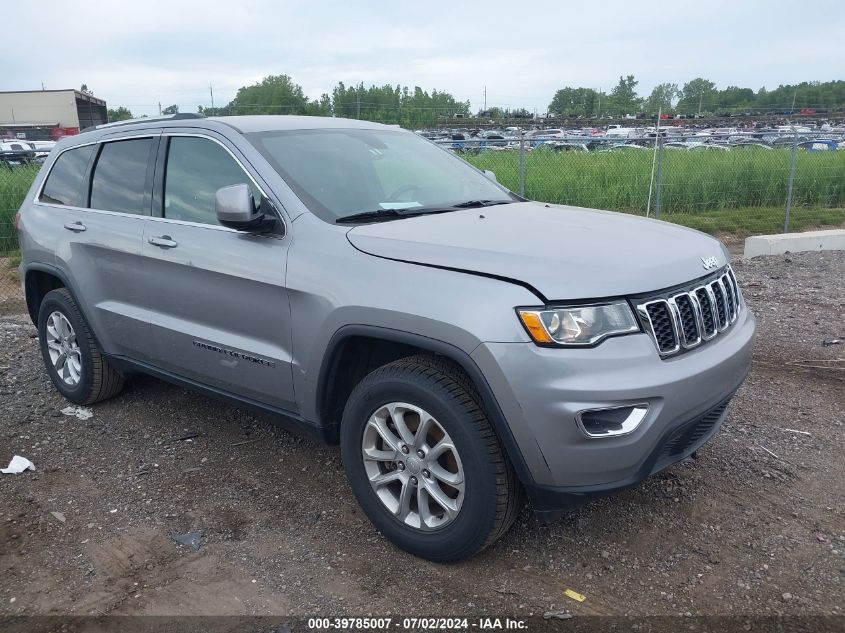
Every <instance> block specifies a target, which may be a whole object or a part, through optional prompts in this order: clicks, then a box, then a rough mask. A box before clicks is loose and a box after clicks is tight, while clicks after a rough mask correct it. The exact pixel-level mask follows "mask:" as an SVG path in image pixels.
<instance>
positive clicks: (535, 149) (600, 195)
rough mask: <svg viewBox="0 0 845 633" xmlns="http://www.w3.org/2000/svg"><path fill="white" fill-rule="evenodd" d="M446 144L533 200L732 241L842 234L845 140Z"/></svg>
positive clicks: (759, 136)
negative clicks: (833, 230)
mask: <svg viewBox="0 0 845 633" xmlns="http://www.w3.org/2000/svg"><path fill="white" fill-rule="evenodd" d="M451 136H452V138H445V139H443V138H441V139H432V140H433V141H434V142H435V143H437V144H439V145H441V146H442V147H445V148H447V149H449V150H450V151H453V152H455V153H456V154H458V155H460V156H461V157H463V158H464V159H466V160H467V161H469V162H470V163H472V164H473V165H475V166H476V167H478V168H480V169H485V170H490V171H492V172H494V173H495V174H496V177H497V179H498V180H499V182H501V183H502V184H504V185H505V186H506V187H508V188H509V189H511V190H512V191H515V192H517V193H520V194H521V195H523V196H525V197H526V198H529V199H531V200H537V201H541V202H550V203H557V204H567V205H573V206H580V207H589V208H596V209H608V210H613V211H622V212H626V213H632V214H637V215H644V216H650V217H655V218H658V219H661V220H667V221H670V222H676V223H679V224H683V225H686V226H690V227H693V228H696V229H700V230H703V231H707V232H709V233H713V234H717V235H728V234H730V235H733V236H736V237H739V238H741V237H744V236H747V235H751V234H759V233H781V232H788V231H796V230H807V229H809V228H816V227H838V226H842V225H843V224H845V134H839V135H831V134H825V133H820V132H802V133H799V132H797V131H783V132H770V133H725V134H713V133H709V132H708V133H700V132H699V133H691V134H677V133H673V131H671V130H669V131H662V130H661V131H660V132H654V131H652V132H651V133H650V135H648V134H646V135H644V136H639V137H637V138H628V137H627V136H622V135H602V136H588V135H574V134H563V133H560V134H557V135H553V136H549V135H544V134H542V132H539V133H534V134H532V133H527V134H526V133H523V134H519V135H515V136H513V137H511V138H507V137H502V136H501V135H496V134H493V135H488V136H487V137H486V138H454V137H459V136H461V134H452V135H451ZM491 137H492V138H491Z"/></svg>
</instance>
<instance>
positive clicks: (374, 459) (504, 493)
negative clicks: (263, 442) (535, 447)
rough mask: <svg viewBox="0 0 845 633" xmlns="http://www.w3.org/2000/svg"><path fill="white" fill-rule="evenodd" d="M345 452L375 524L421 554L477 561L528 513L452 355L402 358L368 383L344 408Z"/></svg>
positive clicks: (351, 478) (352, 477) (356, 488)
mask: <svg viewBox="0 0 845 633" xmlns="http://www.w3.org/2000/svg"><path fill="white" fill-rule="evenodd" d="M341 450H342V454H343V462H344V466H345V469H346V472H347V475H348V477H349V481H350V484H351V486H352V489H353V491H354V493H355V496H356V498H357V499H358V502H359V503H360V504H361V507H362V508H363V509H364V511H365V513H366V514H367V516H368V517H369V518H370V520H371V521H372V522H373V524H374V525H375V526H376V527H377V528H378V529H379V531H381V532H382V533H383V534H384V535H385V536H387V538H389V539H390V540H391V541H393V542H394V543H395V544H397V545H398V546H399V547H401V548H403V549H405V550H407V551H409V552H411V553H412V554H415V555H417V556H420V557H423V558H427V559H430V560H435V561H451V560H460V559H463V558H467V557H469V556H472V555H473V554H475V553H476V552H478V551H480V550H481V549H483V548H485V547H486V546H488V545H490V544H491V543H493V542H494V541H495V540H496V539H498V538H499V537H500V536H501V535H502V534H504V533H505V532H506V531H507V529H508V528H509V527H510V525H511V523H513V521H514V519H515V518H516V515H517V513H518V511H519V509H520V505H521V495H520V489H519V484H518V482H517V480H516V477H515V475H514V472H513V469H512V467H511V465H510V463H509V462H508V460H507V457H506V456H505V454H504V451H503V450H502V447H501V445H500V444H499V441H498V438H497V437H496V434H495V433H494V432H493V429H492V428H491V426H490V423H489V421H488V420H487V416H486V414H485V411H484V408H483V406H482V404H481V402H480V399H479V397H478V395H477V393H476V392H475V389H474V388H473V386H472V384H471V383H470V381H469V379H468V378H467V377H466V375H465V374H464V373H463V372H462V371H461V370H460V368H458V367H457V366H455V365H454V364H452V363H451V362H449V361H447V360H445V359H441V358H437V357H430V356H414V357H410V358H406V359H401V360H398V361H395V362H393V363H390V364H388V365H385V366H383V367H380V368H378V369H376V370H375V371H373V372H372V373H370V374H369V375H368V376H367V377H366V378H364V379H363V380H362V381H361V382H360V383H359V384H358V385H357V386H356V388H355V389H354V390H353V392H352V394H351V396H350V397H349V400H348V401H347V404H346V408H345V410H344V414H343V421H342V425H341Z"/></svg>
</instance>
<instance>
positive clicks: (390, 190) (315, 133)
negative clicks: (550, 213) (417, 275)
mask: <svg viewBox="0 0 845 633" xmlns="http://www.w3.org/2000/svg"><path fill="white" fill-rule="evenodd" d="M246 137H247V138H248V140H249V141H250V142H251V143H252V144H253V145H254V146H255V147H256V148H257V149H258V151H260V152H261V153H262V154H263V155H264V157H265V158H266V159H267V160H268V161H269V162H270V164H271V165H272V166H273V167H274V168H275V169H276V171H278V172H279V174H280V175H281V176H282V177H283V178H284V179H285V182H287V184H288V185H289V186H290V187H291V189H293V190H294V192H295V193H296V194H297V196H299V198H300V199H301V200H302V201H303V202H304V203H305V204H306V205H307V206H308V208H309V209H310V210H311V211H313V212H314V213H315V214H316V215H317V216H319V217H320V218H322V219H323V220H325V221H327V222H335V221H336V220H337V219H338V218H342V217H345V216H349V215H353V214H359V213H368V212H373V211H376V212H379V211H386V212H390V211H393V212H394V213H393V216H394V217H401V214H398V213H395V211H398V210H402V211H407V212H408V213H409V214H410V213H412V212H414V211H415V210H419V211H420V212H425V211H428V210H438V209H439V210H443V209H446V208H451V207H454V205H460V204H461V203H466V202H467V201H475V200H483V201H485V202H490V203H499V204H501V203H507V202H516V201H517V200H518V199H517V198H516V197H515V196H513V195H512V194H510V193H508V192H507V190H505V189H504V188H502V187H500V186H499V185H497V184H496V183H494V182H492V181H491V180H490V179H489V178H487V177H486V176H484V175H483V174H481V173H479V172H478V171H476V170H475V169H473V168H472V167H470V166H469V165H467V164H466V163H464V162H463V161H462V160H460V159H459V158H457V157H456V156H454V155H452V154H450V153H448V152H446V151H444V150H442V149H440V148H439V147H437V146H435V145H434V144H432V143H430V142H429V141H427V140H425V139H423V138H421V137H419V136H417V135H416V134H412V133H410V132H404V131H401V130H354V129H353V130H344V129H328V130H290V131H269V132H254V133H251V134H247V135H246ZM385 215H387V214H385ZM362 221H364V220H362Z"/></svg>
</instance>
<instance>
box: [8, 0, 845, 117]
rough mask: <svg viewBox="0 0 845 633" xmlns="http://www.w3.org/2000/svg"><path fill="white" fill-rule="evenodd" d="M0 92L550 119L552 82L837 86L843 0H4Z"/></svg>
mask: <svg viewBox="0 0 845 633" xmlns="http://www.w3.org/2000/svg"><path fill="white" fill-rule="evenodd" d="M4 4H5V6H4V9H3V23H4V25H5V27H6V28H4V33H3V49H4V51H5V52H4V54H3V55H2V60H0V90H35V89H40V88H41V85H42V82H43V84H44V85H45V87H46V88H48V89H49V88H79V86H80V85H81V84H82V83H86V84H87V85H88V86H89V88H90V89H92V90H93V91H94V94H95V95H97V96H98V97H100V98H103V99H105V100H106V101H107V102H108V104H109V107H116V106H118V105H126V106H128V107H129V108H130V109H131V110H132V111H133V113H135V114H152V113H154V112H156V111H157V104H158V103H159V102H161V104H162V106H166V105H169V104H172V103H176V104H178V105H179V106H180V108H181V110H182V111H183V112H184V111H196V109H197V105H204V106H207V105H210V95H209V84H211V85H213V87H214V101H215V105H223V104H225V103H227V102H228V101H230V100H231V99H232V98H233V97H234V95H235V92H236V91H237V89H238V88H239V87H240V86H243V85H246V84H251V83H254V82H256V81H258V80H260V79H261V78H262V77H263V76H265V75H268V74H283V73H286V74H289V75H290V76H291V77H293V79H294V80H295V81H296V82H297V83H299V84H300V85H302V87H303V88H304V90H305V92H306V94H308V96H310V97H314V98H316V97H319V95H320V94H321V93H323V92H329V93H330V92H331V89H332V87H333V86H334V85H335V84H336V83H337V82H338V81H343V82H345V83H347V85H348V84H350V83H357V82H359V81H363V82H364V83H365V84H371V83H375V84H384V83H391V84H397V83H398V84H402V85H408V86H410V87H413V86H415V85H418V86H420V87H422V88H424V89H426V90H431V89H432V88H436V89H438V90H446V91H448V92H451V93H452V94H453V95H454V96H455V97H456V98H457V99H459V100H462V101H463V100H469V101H471V103H472V108H473V110H475V109H477V108H479V107H481V106H482V104H483V100H484V88H485V86H486V87H487V103H488V105H489V106H502V107H526V108H528V109H530V110H533V109H534V108H537V110H538V111H541V112H543V111H545V109H546V107H547V106H548V104H549V102H550V101H551V98H552V96H553V94H554V92H555V90H556V89H558V88H560V87H563V86H573V87H574V86H585V87H592V88H597V89H598V88H601V89H604V90H608V91H609V90H610V89H611V88H612V87H613V85H614V84H615V83H616V82H617V81H618V79H619V75H622V74H624V75H628V74H633V75H634V76H635V77H636V78H637V79H638V80H639V82H640V83H639V86H638V88H637V89H638V92H639V93H640V95H647V94H648V93H649V92H650V91H651V89H652V88H653V87H654V85H655V84H657V83H661V82H664V81H671V82H676V83H678V84H679V85H681V86H682V84H683V83H684V82H685V81H687V80H689V79H691V78H694V77H697V76H703V77H706V78H708V79H710V80H712V81H715V82H716V83H717V85H718V86H719V87H725V86H727V85H739V86H742V87H750V88H753V89H755V90H756V89H758V88H760V87H761V86H766V87H767V88H775V87H777V85H778V84H780V83H796V82H799V81H803V80H820V81H829V80H833V79H845V0H814V1H813V2H805V3H796V2H795V1H794V0H707V1H706V2H703V1H702V0H696V1H695V2H687V1H685V0H672V1H671V2H660V3H658V2H652V1H649V0H640V1H639V2H631V1H630V0H627V1H625V2H621V1H617V0H601V1H600V2H583V1H582V2H577V3H576V2H567V1H564V0H556V1H551V2H547V1H545V0H542V1H540V0H535V1H533V2H517V1H516V0H504V1H500V0H485V1H483V2H478V1H476V2H462V1H461V0H452V1H451V2H446V1H441V0H426V1H419V0H417V1H415V2H406V1H404V0H392V1H389V2H367V1H366V0H358V1H349V0H346V1H338V2H335V1H321V0H311V1H307V0H235V1H234V2H226V3H219V4H218V3H216V2H214V0H203V1H201V2H200V1H194V0H190V1H180V0H145V1H144V2H138V3H131V4H130V3H120V2H115V1H114V0H111V1H110V2H96V1H93V0H66V1H64V2H62V1H60V0H37V1H34V0H33V1H29V2H24V1H21V0H18V1H16V2H13V1H10V0H7V2H5V3H4Z"/></svg>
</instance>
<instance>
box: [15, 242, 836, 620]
mask: <svg viewBox="0 0 845 633" xmlns="http://www.w3.org/2000/svg"><path fill="white" fill-rule="evenodd" d="M736 271H737V274H738V277H739V279H740V282H741V286H742V288H743V290H744V293H745V297H746V299H747V301H748V303H749V305H750V306H751V308H752V310H753V311H754V313H755V314H756V316H757V318H758V320H759V333H758V337H757V342H756V348H755V354H754V366H753V370H752V373H751V375H750V377H749V379H748V381H747V382H746V383H745V385H744V386H743V387H742V389H741V390H740V392H739V393H738V395H737V396H736V398H735V399H734V401H733V403H732V404H731V406H730V408H729V415H728V418H727V421H726V422H725V425H724V428H723V430H722V431H721V432H720V433H719V434H717V435H716V436H715V437H714V439H713V440H712V441H711V442H710V443H708V444H707V445H706V446H705V447H704V448H703V449H702V450H701V451H700V452H699V454H698V458H697V459H695V460H693V459H690V460H687V461H685V462H683V463H681V464H677V465H675V466H673V467H671V468H669V469H668V470H666V471H664V472H662V473H660V474H658V475H655V476H654V477H652V478H650V479H649V480H647V481H645V482H643V483H642V484H641V485H639V486H637V487H635V488H633V489H630V490H627V491H624V492H622V493H620V494H617V495H615V496H612V497H608V498H604V499H601V500H598V501H595V502H592V503H591V504H589V505H587V506H584V507H582V508H580V509H578V510H575V511H573V512H571V513H569V514H568V515H566V516H565V517H564V518H563V519H561V520H560V521H559V522H557V523H555V524H553V525H550V526H546V525H542V524H540V523H539V522H538V521H537V520H536V519H535V518H534V517H533V516H532V515H531V513H530V512H528V511H527V510H526V511H524V512H523V513H522V515H521V516H520V518H519V520H518V521H517V523H516V524H515V525H514V527H513V529H512V530H511V531H510V533H509V534H508V535H507V536H506V537H505V538H503V539H502V540H501V541H499V542H498V543H497V544H495V545H494V546H492V547H491V548H489V549H488V550H486V551H485V552H483V553H481V554H480V555H478V556H477V557H475V558H474V559H472V560H470V561H467V562H464V563H460V564H452V565H438V564H433V563H429V562H426V561H422V560H418V559H415V558H413V557H411V556H409V555H407V554H405V553H404V552H402V551H400V550H398V549H396V548H395V547H393V546H392V545H391V544H390V543H388V542H387V541H386V540H385V539H384V538H383V537H382V536H381V535H379V534H378V533H377V532H376V531H375V530H374V529H373V527H372V526H371V525H370V523H369V522H368V521H367V519H366V518H365V517H364V516H363V515H362V513H361V511H360V510H359V509H358V507H357V505H356V503H355V501H354V499H353V497H352V494H351V491H350V489H349V487H348V486H347V484H346V482H345V479H344V474H343V469H342V466H341V462H340V456H339V451H338V450H337V449H336V448H329V447H319V446H316V445H315V444H313V443H311V442H309V441H307V440H303V439H299V438H296V437H294V436H292V435H290V434H288V433H286V432H285V431H283V430H281V429H280V428H279V427H278V426H276V425H274V424H273V423H272V421H270V420H267V419H264V418H260V417H255V416H254V415H252V414H251V413H247V412H244V411H241V410H238V409H235V408H232V407H229V406H226V405H222V404H220V403H219V402H216V401H213V400H209V399H206V398H204V397H201V396H198V395H195V394H192V393H190V392H188V391H185V390H183V389H180V388H176V387H173V386H170V385H168V384H166V383H164V382H159V381H158V380H155V379H152V378H138V379H135V380H133V381H132V382H131V383H129V384H128V385H127V388H126V390H125V392H124V393H123V394H121V395H120V396H118V397H117V398H115V399H113V400H111V401H109V402H105V403H102V404H100V405H96V406H94V407H93V408H92V409H91V411H92V412H93V416H92V417H90V418H89V419H84V420H83V419H79V418H77V417H75V416H70V415H65V414H63V413H62V412H61V411H62V409H64V408H65V407H67V406H68V403H67V402H65V401H64V400H63V399H62V398H61V397H60V396H59V395H58V394H57V392H56V391H55V390H54V389H53V388H52V386H51V384H50V382H49V379H48V378H47V375H46V373H45V372H44V371H43V369H42V363H41V358H40V356H39V352H38V346H37V339H36V338H35V329H34V328H33V327H32V325H31V324H30V323H29V321H28V320H27V319H26V318H25V317H24V316H6V317H2V318H0V402H1V403H2V404H0V461H2V462H3V464H2V465H3V466H5V465H6V463H7V462H8V460H9V459H10V458H11V457H12V455H14V454H20V455H23V456H25V457H28V458H29V459H31V460H32V461H33V462H34V463H35V465H36V468H37V471H36V472H27V473H23V474H20V475H0V615H6V616H9V615H15V614H99V615H103V614H186V615H190V614H300V615H315V614H324V615H337V614H346V615H358V614H379V615H390V614H392V615H399V614H403V615H410V614H417V615H449V614H452V615H456V614H472V613H487V614H490V613H494V614H502V613H510V614H516V615H521V616H528V615H530V614H534V615H538V614H539V615H542V614H543V613H546V612H549V611H568V612H569V613H572V614H574V615H576V616H580V615H587V614H604V615H626V614H627V615H673V616H676V615H679V614H680V615H685V614H686V615H702V614H705V615H714V614H721V615H732V614H792V615H810V614H827V615H840V616H841V615H845V613H843V611H845V486H843V483H845V457H843V455H845V343H841V344H832V345H827V344H826V342H827V343H829V342H830V341H832V340H835V339H845V253H810V254H800V255H787V256H780V257H769V258H759V259H755V260H752V261H751V262H738V263H737V264H736ZM188 436H194V437H191V438H190V439H182V438H187V437H188ZM52 513H60V515H59V516H60V517H61V518H57V517H56V516H55V515H54V514H52ZM190 531H198V532H201V533H202V540H201V542H200V546H199V549H198V550H196V551H194V550H192V549H191V548H190V547H187V546H184V545H178V544H176V543H175V542H174V541H173V540H172V539H171V535H173V534H179V533H186V532H190ZM566 589H573V590H575V591H577V592H579V593H581V594H583V595H585V596H586V600H585V601H584V602H576V601H574V600H572V599H570V598H568V597H566V596H565V595H564V591H565V590H566Z"/></svg>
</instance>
